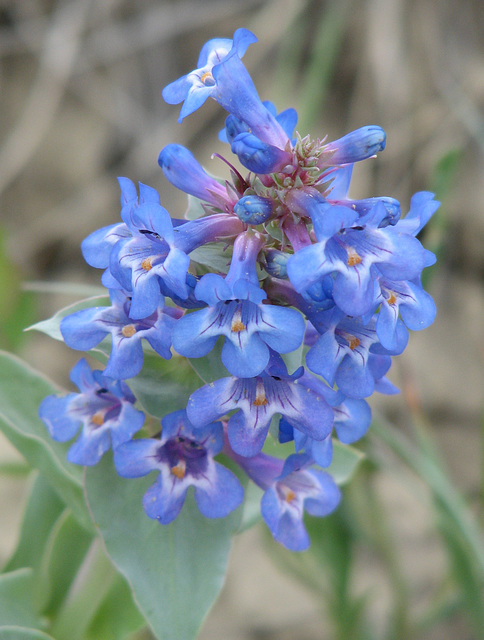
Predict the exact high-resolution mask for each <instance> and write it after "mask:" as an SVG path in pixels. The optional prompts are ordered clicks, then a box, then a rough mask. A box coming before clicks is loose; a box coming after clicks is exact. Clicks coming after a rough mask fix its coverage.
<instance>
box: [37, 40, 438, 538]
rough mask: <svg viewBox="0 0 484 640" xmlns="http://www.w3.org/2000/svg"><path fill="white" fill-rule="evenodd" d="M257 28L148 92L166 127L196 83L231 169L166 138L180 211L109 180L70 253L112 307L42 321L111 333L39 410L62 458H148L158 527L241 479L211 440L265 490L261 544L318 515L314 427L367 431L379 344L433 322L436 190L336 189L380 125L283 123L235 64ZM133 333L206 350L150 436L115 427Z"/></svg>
mask: <svg viewBox="0 0 484 640" xmlns="http://www.w3.org/2000/svg"><path fill="white" fill-rule="evenodd" d="M255 41H256V38H255V36H254V35H253V34H252V33H251V32H250V31H248V30H246V29H238V30H237V31H236V32H235V34H234V37H233V39H214V40H210V41H209V42H207V43H206V44H205V45H204V47H203V48H202V51H201V54H200V57H199V60H198V64H197V68H196V69H195V70H194V71H191V72H190V73H188V74H187V75H186V76H183V77H182V78H180V79H178V80H176V81H175V82H173V83H171V84H170V85H168V86H167V87H165V89H164V90H163V97H164V99H165V100H166V102H168V103H170V104H178V103H183V104H182V107H181V112H180V121H181V120H182V119H183V118H184V117H186V116H188V115H189V114H191V113H193V112H194V111H195V110H197V109H198V108H199V107H200V106H201V105H202V104H203V103H204V102H205V100H206V99H207V98H209V97H210V98H212V99H213V100H215V101H216V102H217V103H218V104H219V105H220V106H221V107H222V108H223V109H225V111H226V112H227V113H228V115H227V117H226V120H225V127H224V129H223V131H222V132H221V134H220V138H221V140H222V141H225V142H226V143H227V144H228V145H229V146H230V151H231V152H232V154H234V155H235V156H236V158H237V159H238V162H239V163H240V165H242V167H244V168H245V169H240V170H237V169H236V168H235V167H234V166H233V165H232V164H231V163H229V162H228V161H227V160H225V159H223V160H224V161H225V162H226V164H227V165H228V166H229V167H230V174H231V179H230V180H226V181H224V180H217V179H215V178H213V177H212V176H210V175H209V174H208V173H207V172H206V171H205V170H204V169H203V168H202V166H201V165H200V164H199V163H198V161H197V160H196V159H195V157H194V156H193V154H192V153H191V152H190V151H189V150H188V149H186V148H184V147H182V146H181V145H178V144H169V145H168V146H166V147H165V148H164V149H163V150H162V151H161V153H160V156H159V165H160V167H161V169H162V171H163V173H164V175H165V176H166V178H167V179H168V180H169V182H170V183H172V184H173V185H174V186H175V187H177V188H178V189H181V190H182V191H184V192H185V193H187V194H188V195H189V196H190V201H191V202H192V206H191V209H190V211H191V213H190V216H189V217H190V219H187V218H182V219H176V218H172V217H171V216H170V214H169V213H168V211H167V210H166V209H165V208H164V207H163V206H162V205H161V203H160V197H159V195H158V193H157V191H156V190H155V189H153V188H151V187H148V186H146V185H144V184H140V185H139V191H138V190H137V189H136V187H135V185H134V184H133V183H132V182H131V181H130V180H129V179H127V178H120V179H119V184H120V188H121V222H118V223H116V224H113V225H111V226H109V227H105V228H103V229H100V230H98V231H96V232H94V233H92V234H91V235H90V236H89V237H88V238H86V240H85V241H84V242H83V244H82V251H83V255H84V257H85V259H86V261H87V262H88V263H89V264H90V265H91V266H93V267H96V268H100V269H104V273H103V276H102V282H103V284H104V286H105V287H106V288H107V289H108V290H109V294H110V299H111V306H103V307H95V308H88V309H83V310H80V311H77V312H75V313H73V314H71V315H69V316H67V317H65V318H64V319H63V320H62V322H61V325H60V330H61V333H62V335H63V338H64V340H65V342H66V344H67V345H69V346H70V347H72V348H74V349H78V350H81V351H85V350H89V349H92V348H93V347H95V346H96V345H98V344H99V343H100V342H101V341H103V339H104V338H105V337H106V336H108V335H109V334H110V335H111V342H110V345H111V346H110V355H109V359H108V361H107V365H106V368H105V370H104V371H103V372H102V373H101V372H99V371H95V372H93V373H91V372H90V370H89V368H88V366H87V364H86V363H85V361H83V360H82V361H81V363H79V364H78V365H77V366H76V367H75V369H74V371H73V375H72V379H73V381H74V382H75V383H76V384H77V385H78V386H79V389H80V391H81V393H80V394H69V395H68V396H67V397H65V398H56V397H50V398H47V399H46V400H45V401H44V403H43V404H42V406H41V410H40V415H41V417H42V419H43V420H44V422H45V423H46V424H47V425H48V427H49V430H50V433H51V435H52V437H53V438H55V439H58V440H62V441H65V440H68V439H71V438H72V437H74V435H75V434H76V433H77V430H78V428H80V426H81V424H82V426H83V427H82V435H81V436H80V438H79V440H78V441H77V442H76V443H75V444H74V445H73V447H72V448H71V449H70V452H69V459H70V460H71V461H72V462H76V463H78V464H84V465H91V464H96V463H97V462H98V460H99V458H100V457H101V456H102V454H103V453H104V452H105V451H106V449H107V448H108V447H109V443H110V441H111V442H112V446H113V449H114V462H115V466H116V469H117V472H118V473H119V474H120V475H121V476H123V477H128V478H130V477H137V476H141V475H144V474H148V473H149V472H150V471H152V470H157V471H159V476H158V479H157V481H156V482H155V484H153V485H152V486H151V488H150V489H149V490H148V492H147V493H146V495H145V497H144V508H145V511H146V513H147V514H148V516H149V517H151V518H155V519H158V520H159V521H160V522H161V523H162V524H166V523H169V522H171V521H172V520H173V519H174V518H175V517H176V516H177V514H178V513H179V511H180V509H181V508H182V505H183V502H184V499H185V495H186V492H187V489H188V487H189V486H193V487H194V494H195V499H196V502H197V504H198V507H199V509H200V511H201V513H202V514H203V515H204V516H207V517H209V518H219V517H224V516H226V515H227V514H228V513H230V512H231V511H232V510H234V509H235V508H236V507H238V506H239V505H240V503H241V502H242V500H243V490H242V486H241V484H240V482H239V480H238V479H237V477H236V475H234V473H233V472H232V471H229V470H228V469H227V468H226V467H224V466H222V464H220V462H216V461H215V460H214V456H216V455H217V454H218V453H220V452H223V453H224V454H225V455H226V456H228V457H230V458H231V459H232V461H233V462H234V463H235V464H236V465H237V466H238V467H239V469H240V471H241V472H244V473H245V474H246V475H247V476H248V477H249V478H250V479H251V480H252V481H253V482H255V483H256V484H257V485H258V486H259V487H260V488H261V489H263V491H264V494H263V498H262V502H261V513H262V516H263V518H264V520H265V522H266V523H267V526H268V527H269V529H270V531H271V532H272V534H273V536H274V537H275V539H276V540H278V541H279V542H281V543H282V544H283V545H285V546H286V547H288V548H289V549H293V550H303V549H306V548H307V546H308V545H309V540H308V536H307V532H306V530H305V528H304V523H303V511H304V510H306V511H307V512H308V513H309V514H312V515H316V516H324V515H326V514H328V513H330V512H331V511H332V510H333V509H335V507H336V506H337V504H338V502H339V500H340V491H339V489H338V487H337V486H336V484H335V482H334V480H333V478H332V477H331V475H329V474H328V473H327V472H325V471H322V469H321V467H323V468H327V467H328V466H329V465H330V463H331V460H332V438H333V437H336V438H338V439H339V440H340V441H341V442H342V443H344V444H349V443H353V442H355V441H356V440H358V439H359V438H361V437H362V436H363V435H364V434H365V432H366V430H367V429H368V427H369V424H370V421H371V411H370V408H369V405H368V403H367V400H366V399H367V398H368V397H369V396H370V395H371V394H372V393H373V392H374V391H379V392H382V393H394V392H396V389H395V387H394V386H393V385H392V384H391V383H390V382H389V380H387V378H386V377H385V376H386V373H387V371H388V369H389V367H390V364H391V356H393V355H398V354H400V353H402V351H403V350H404V349H405V346H406V344H407V341H408V329H411V330H420V329H424V328H425V327H427V326H428V325H430V324H431V323H432V321H433V319H434V316H435V306H434V303H433V301H432V298H431V297H430V296H429V294H428V293H426V292H425V291H424V290H423V288H422V285H421V280H420V277H421V273H422V270H423V269H424V268H425V267H427V266H430V265H432V264H433V262H434V260H435V257H434V255H433V254H432V253H430V252H429V251H427V250H426V249H424V248H423V247H422V245H421V243H420V241H419V240H418V239H417V237H416V236H417V234H418V233H419V231H420V230H421V229H422V227H423V226H424V225H425V224H426V222H427V221H428V220H429V218H430V217H431V216H432V214H433V213H434V211H435V210H436V209H437V207H438V203H437V202H436V201H435V200H434V199H433V194H431V193H428V192H420V193H417V194H415V195H414V196H413V198H412V200H411V206H410V210H409V212H408V213H407V215H406V216H404V217H401V208H400V204H399V202H398V201H396V200H395V199H393V198H391V197H387V196H381V197H371V198H365V199H361V200H354V199H351V198H350V197H349V195H348V191H349V184H350V180H351V174H352V169H353V165H354V163H356V162H360V161H363V160H366V159H368V158H372V157H374V156H375V154H376V153H378V152H379V151H381V150H383V149H384V147H385V133H384V132H383V130H382V129H381V128H380V127H378V126H366V127H362V128H360V129H358V130H356V131H353V132H351V133H349V134H348V135H346V136H344V137H342V138H341V139H339V140H336V141H334V142H329V143H328V142H326V141H325V140H324V139H323V140H319V139H312V138H310V137H309V136H306V137H301V136H300V135H299V134H298V133H297V132H296V133H294V128H295V125H296V121H297V114H296V112H295V111H294V109H287V110H286V111H283V112H281V113H277V112H276V109H275V108H274V106H273V105H272V104H271V103H269V102H262V101H261V100H260V98H259V96H258V93H257V90H256V88H255V86H254V84H253V82H252V79H251V78H250V76H249V74H248V72H247V70H246V68H245V66H244V65H243V63H242V60H241V58H242V56H243V55H244V53H245V52H246V50H247V48H248V46H249V45H250V44H251V43H253V42H255ZM218 157H219V158H220V156H218ZM245 170H247V173H245ZM241 172H242V173H245V175H242V173H241ZM194 202H195V203H196V207H193V203H194ZM194 210H195V214H194V213H193V211H194ZM214 256H215V257H216V258H218V260H214ZM209 258H210V259H209ZM215 262H216V264H217V265H218V267H217V268H214V267H213V264H214V263H215ZM143 339H144V340H145V341H146V342H147V343H148V344H149V346H150V347H151V349H152V350H154V351H155V352H156V353H157V354H159V356H160V357H161V358H163V359H170V358H171V357H172V356H173V354H175V355H174V357H175V358H188V359H197V358H203V357H205V356H207V355H208V354H210V353H211V352H212V351H213V350H214V347H215V345H216V344H219V345H220V347H221V350H220V360H221V364H223V367H224V368H225V369H226V370H227V372H228V375H223V374H222V376H221V377H219V378H218V379H217V378H216V379H214V381H213V382H211V383H209V384H205V385H203V386H201V387H200V388H199V389H197V390H196V391H194V392H193V393H192V394H191V395H190V396H189V397H187V402H186V405H185V406H183V407H180V408H179V410H178V411H175V412H174V413H170V414H168V415H165V416H164V417H163V419H162V424H161V426H162V429H161V436H160V437H153V438H140V437H135V438H134V439H133V436H134V434H135V433H136V432H138V431H139V429H140V428H141V426H142V423H143V419H144V418H143V415H142V414H141V412H140V411H138V410H137V409H135V408H134V406H133V403H134V402H135V399H134V397H133V395H132V393H131V391H130V389H129V386H128V385H129V382H128V383H126V382H124V381H125V380H127V379H129V378H133V377H135V376H137V375H138V374H139V373H140V371H141V369H142V368H143V358H144V353H145V350H146V348H145V350H144V346H143V342H142V340H143ZM217 353H218V352H217ZM295 353H297V354H299V362H298V364H300V366H299V368H296V370H295V371H291V370H288V367H290V366H291V365H290V363H291V362H292V363H294V362H295V358H294V354H295ZM286 354H291V358H289V357H287V356H286ZM216 357H217V358H218V356H216ZM213 359H214V357H213V356H212V360H213ZM293 367H294V364H293ZM219 368H221V366H220V367H219ZM161 391H162V390H161ZM269 429H270V430H271V433H272V434H273V435H274V436H275V437H276V438H277V439H278V440H279V441H280V442H291V441H293V442H294V453H292V454H291V455H290V456H289V458H287V459H286V460H283V459H279V458H276V457H273V456H269V455H267V454H266V453H265V452H263V447H264V443H265V441H266V438H267V436H268V433H269Z"/></svg>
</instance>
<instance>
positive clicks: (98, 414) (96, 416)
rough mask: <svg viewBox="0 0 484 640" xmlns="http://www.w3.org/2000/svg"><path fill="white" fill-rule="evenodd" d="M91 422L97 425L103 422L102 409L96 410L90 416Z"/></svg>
mask: <svg viewBox="0 0 484 640" xmlns="http://www.w3.org/2000/svg"><path fill="white" fill-rule="evenodd" d="M91 422H92V423H93V424H95V425H97V426H98V427H100V426H101V425H103V424H104V413H103V412H102V411H96V413H95V414H94V415H93V416H92V418H91Z"/></svg>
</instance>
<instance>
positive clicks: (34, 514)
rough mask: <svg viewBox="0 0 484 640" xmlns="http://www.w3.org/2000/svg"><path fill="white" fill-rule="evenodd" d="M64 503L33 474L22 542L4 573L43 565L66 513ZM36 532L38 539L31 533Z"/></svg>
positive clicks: (36, 474) (22, 530)
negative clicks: (50, 541) (52, 532)
mask: <svg viewBox="0 0 484 640" xmlns="http://www.w3.org/2000/svg"><path fill="white" fill-rule="evenodd" d="M64 508H65V506H64V503H63V502H62V501H61V500H60V498H59V497H58V495H57V493H56V492H55V491H54V490H53V489H52V487H51V486H50V484H49V483H48V482H47V481H46V480H45V478H44V477H43V476H42V475H39V474H38V473H37V472H34V474H33V477H32V480H31V488H30V493H29V497H28V501H27V506H26V508H25V513H24V517H23V521H22V528H21V531H20V539H19V541H18V544H17V548H16V549H15V551H14V553H13V555H12V556H11V558H10V560H9V561H8V562H7V564H6V565H5V566H4V568H3V571H13V570H14V569H20V568H21V567H31V568H32V569H34V572H36V571H37V569H38V568H39V566H40V563H41V560H42V555H43V550H44V546H45V544H46V541H47V538H48V536H49V533H50V530H51V529H52V527H53V526H54V524H55V521H56V520H57V518H58V517H59V515H60V514H61V513H62V511H63V510H64ZM33 531H35V536H33V535H32V532H33Z"/></svg>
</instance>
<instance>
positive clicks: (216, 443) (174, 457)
mask: <svg viewBox="0 0 484 640" xmlns="http://www.w3.org/2000/svg"><path fill="white" fill-rule="evenodd" d="M162 427H163V428H162V433H161V440H156V439H139V440H133V441H131V442H128V443H126V444H124V445H123V446H121V447H119V448H118V449H116V451H115V454H114V464H115V466H116V470H117V472H118V473H119V475H120V476H123V477H125V478H138V477H140V476H144V475H147V474H148V473H150V471H159V474H160V475H159V476H158V479H157V480H156V482H155V483H154V484H153V485H152V486H151V487H150V488H149V489H148V491H147V492H146V494H145V496H144V499H143V506H144V508H145V511H146V513H147V514H148V516H149V517H150V518H153V519H156V520H158V521H159V522H161V524H168V523H170V522H172V520H174V519H175V518H176V517H177V515H178V514H179V513H180V510H181V508H182V506H183V503H184V501H185V496H186V493H187V489H188V487H190V486H193V487H194V489H195V500H196V502H197V505H198V508H199V509H200V512H201V513H202V515H204V516H205V517H207V518H224V517H225V516H227V515H228V514H229V513H230V512H231V511H233V510H234V509H235V508H236V507H238V506H239V504H240V503H241V502H242V498H243V489H242V486H241V484H240V482H239V481H238V480H237V478H236V477H235V475H234V474H233V473H232V472H231V471H229V470H228V469H226V468H225V467H223V466H222V465H221V464H219V463H217V462H215V460H214V459H213V457H214V456H215V455H216V454H217V453H219V452H220V451H221V450H222V447H223V444H224V438H223V430H222V425H221V424H220V423H213V424H208V425H206V426H205V427H203V428H202V429H196V430H194V429H193V426H192V425H191V424H190V422H189V420H188V419H187V416H186V413H185V411H184V410H182V411H176V412H174V413H170V414H169V415H167V416H165V417H164V418H163V420H162Z"/></svg>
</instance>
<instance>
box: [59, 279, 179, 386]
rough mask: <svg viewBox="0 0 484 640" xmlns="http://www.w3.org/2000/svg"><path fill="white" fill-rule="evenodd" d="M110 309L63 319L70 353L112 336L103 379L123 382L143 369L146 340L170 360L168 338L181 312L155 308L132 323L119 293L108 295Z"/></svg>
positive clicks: (126, 302) (127, 300)
mask: <svg viewBox="0 0 484 640" xmlns="http://www.w3.org/2000/svg"><path fill="white" fill-rule="evenodd" d="M110 297H111V303H112V305H111V306H110V307H93V308H91V309H83V310H81V311H76V312H75V313H72V314H71V315H69V316H66V317H65V318H63V319H62V321H61V324H60V330H61V333H62V337H63V338H64V341H65V343H66V344H67V345H68V346H69V347H71V348H72V349H78V350H80V351H88V350H89V349H93V348H94V347H95V346H96V345H98V344H99V343H100V342H101V340H103V339H104V338H105V337H106V335H108V334H111V337H112V345H111V355H110V357H109V360H108V363H107V365H106V369H105V371H104V375H106V376H109V377H110V378H116V379H119V380H124V379H126V378H132V377H133V376H136V375H137V374H138V373H139V372H140V371H141V368H142V366H143V348H142V345H141V340H142V339H145V340H147V341H148V343H149V344H150V345H151V347H152V348H153V349H154V350H155V351H156V352H157V353H158V354H159V355H161V356H162V357H163V358H165V359H166V360H169V359H170V358H171V351H170V347H171V334H172V331H173V326H174V325H175V323H176V321H177V318H179V317H180V315H181V313H182V311H181V310H179V309H176V308H173V307H165V306H164V303H163V300H160V304H159V306H158V308H157V309H156V310H155V311H154V312H153V313H152V314H151V315H150V316H148V317H146V318H142V319H138V320H133V319H132V318H130V316H129V307H130V302H131V300H130V297H129V295H126V293H125V292H123V291H120V290H111V291H110Z"/></svg>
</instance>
